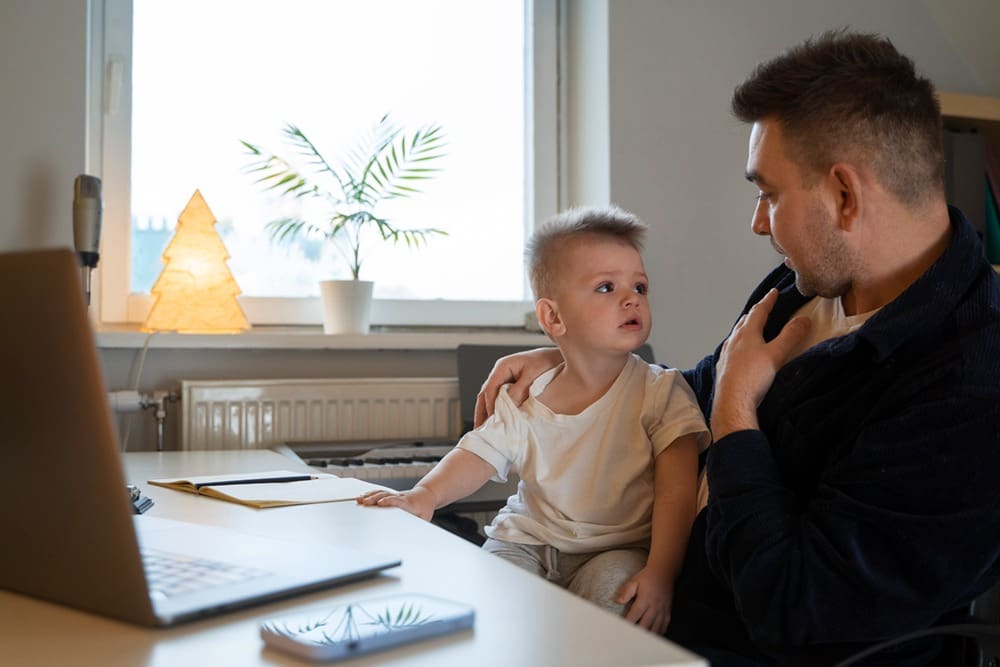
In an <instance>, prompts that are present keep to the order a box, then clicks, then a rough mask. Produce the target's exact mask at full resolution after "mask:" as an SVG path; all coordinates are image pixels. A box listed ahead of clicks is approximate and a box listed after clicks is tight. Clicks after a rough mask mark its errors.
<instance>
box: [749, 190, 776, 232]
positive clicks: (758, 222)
mask: <svg viewBox="0 0 1000 667" xmlns="http://www.w3.org/2000/svg"><path fill="white" fill-rule="evenodd" d="M750 229H752V230H753V233H754V234H756V235H757V236H770V234H771V218H770V216H769V215H768V211H767V204H766V202H764V200H762V199H758V200H757V206H755V207H754V209H753V218H752V219H751V220H750Z"/></svg>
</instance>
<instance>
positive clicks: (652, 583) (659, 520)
mask: <svg viewBox="0 0 1000 667" xmlns="http://www.w3.org/2000/svg"><path fill="white" fill-rule="evenodd" d="M653 494H654V497H653V527H652V530H653V535H652V538H651V540H650V545H649V558H648V559H647V560H646V567H644V568H643V569H642V570H640V571H639V572H638V573H636V575H635V576H634V577H632V578H631V579H630V580H629V581H628V582H626V584H625V586H624V587H623V588H622V592H621V594H620V595H619V596H618V603H619V604H626V603H628V602H629V601H630V600H631V601H632V604H631V605H630V606H629V609H628V612H627V613H626V614H625V619H626V620H628V621H631V622H632V623H635V624H637V625H639V626H641V627H643V628H646V629H647V630H652V631H653V632H656V633H657V634H663V632H664V631H665V630H666V629H667V625H668V624H669V623H670V606H671V603H672V601H673V595H674V580H675V579H676V578H677V575H678V573H679V572H680V569H681V564H682V563H683V561H684V552H685V550H686V549H687V541H688V535H689V534H690V532H691V524H692V523H693V522H694V517H695V514H696V507H697V495H698V440H697V435H696V434H694V433H689V434H687V435H682V436H681V437H679V438H677V439H676V440H675V441H674V442H673V443H672V444H671V445H670V446H669V447H667V448H666V449H664V450H663V451H662V452H660V453H659V454H658V455H657V457H656V459H655V461H654V483H653Z"/></svg>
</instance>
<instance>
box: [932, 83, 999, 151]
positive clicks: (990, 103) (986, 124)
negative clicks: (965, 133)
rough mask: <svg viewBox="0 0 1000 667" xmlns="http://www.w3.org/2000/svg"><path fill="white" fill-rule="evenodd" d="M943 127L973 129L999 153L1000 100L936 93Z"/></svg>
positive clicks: (979, 96) (980, 96) (978, 96)
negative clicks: (980, 133) (943, 122)
mask: <svg viewBox="0 0 1000 667" xmlns="http://www.w3.org/2000/svg"><path fill="white" fill-rule="evenodd" d="M938 99H939V100H940V102H941V115H942V116H944V119H945V125H946V126H949V127H955V128H958V129H963V130H967V129H972V128H975V129H977V130H979V131H980V132H982V133H983V135H985V136H986V138H987V139H988V140H989V142H990V143H991V144H992V145H993V147H994V149H995V150H996V151H997V152H1000V98H997V97H985V96H982V95H964V94H961V93H938Z"/></svg>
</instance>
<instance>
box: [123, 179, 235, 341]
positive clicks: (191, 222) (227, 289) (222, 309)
mask: <svg viewBox="0 0 1000 667" xmlns="http://www.w3.org/2000/svg"><path fill="white" fill-rule="evenodd" d="M227 259H229V253H228V252H227V251H226V246H225V244H223V243H222V239H221V238H220V237H219V234H218V233H217V232H216V231H215V216H214V215H212V211H211V210H210V209H209V208H208V204H206V203H205V200H204V198H203V197H202V196H201V192H200V191H198V190H195V193H194V195H192V197H191V201H189V202H188V204H187V206H186V207H184V210H183V211H181V214H180V217H179V218H178V219H177V230H176V231H175V232H174V238H173V239H171V240H170V244H169V245H168V246H167V249H166V250H164V251H163V264H164V266H163V271H162V272H161V273H160V277H159V278H157V279H156V283H155V284H154V285H153V288H152V289H151V290H150V293H151V294H152V295H153V298H154V301H153V307H152V308H151V309H150V311H149V316H148V317H147V318H146V321H145V322H143V325H142V330H143V331H177V332H179V333H239V332H240V331H245V330H247V329H249V328H250V324H249V322H247V318H246V315H245V314H244V313H243V309H242V308H241V307H240V304H239V302H238V301H237V300H236V297H237V296H239V294H240V288H239V285H237V284H236V280H235V278H233V274H232V273H230V272H229V267H228V266H226V260H227Z"/></svg>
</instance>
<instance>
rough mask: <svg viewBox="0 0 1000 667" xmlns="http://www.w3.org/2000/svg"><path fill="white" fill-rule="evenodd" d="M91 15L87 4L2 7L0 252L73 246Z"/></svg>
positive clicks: (9, 3) (28, 1) (22, 1)
mask: <svg viewBox="0 0 1000 667" xmlns="http://www.w3.org/2000/svg"><path fill="white" fill-rule="evenodd" d="M86 15H87V3H86V0H58V1H56V0H44V1H43V2H37V1H35V0H3V2H0V91H3V93H2V96H0V211H3V217H2V222H0V250H9V249H20V248H29V247H41V246H54V245H63V246H71V245H72V244H73V226H72V214H73V179H75V178H76V176H77V174H80V173H83V172H84V165H85V144H86V127H85V122H86V114H85V111H86V103H87V96H86V91H87V87H86V81H87V60H86V53H87V20H86Z"/></svg>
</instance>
